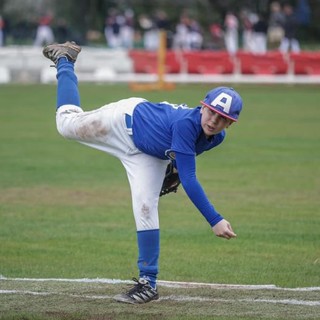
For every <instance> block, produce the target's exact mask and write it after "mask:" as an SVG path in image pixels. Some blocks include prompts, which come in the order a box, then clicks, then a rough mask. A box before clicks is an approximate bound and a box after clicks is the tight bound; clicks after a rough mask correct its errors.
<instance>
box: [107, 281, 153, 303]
mask: <svg viewBox="0 0 320 320" xmlns="http://www.w3.org/2000/svg"><path fill="white" fill-rule="evenodd" d="M132 280H133V281H134V282H136V284H135V285H134V286H133V288H132V289H130V290H129V291H127V292H125V293H121V294H117V295H116V296H114V297H113V299H114V300H116V301H118V302H123V303H130V304H142V303H147V302H150V301H153V300H158V299H159V295H158V291H157V289H153V288H152V287H151V286H150V284H149V282H148V281H147V280H146V279H143V278H140V279H139V280H137V279H136V278H132Z"/></svg>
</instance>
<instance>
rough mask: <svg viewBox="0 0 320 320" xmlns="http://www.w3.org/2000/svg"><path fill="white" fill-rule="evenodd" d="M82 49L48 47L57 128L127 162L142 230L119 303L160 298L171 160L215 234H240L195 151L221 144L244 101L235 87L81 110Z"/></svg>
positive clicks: (69, 44) (68, 44) (67, 45)
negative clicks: (210, 192)
mask: <svg viewBox="0 0 320 320" xmlns="http://www.w3.org/2000/svg"><path fill="white" fill-rule="evenodd" d="M80 51H81V47H80V46H78V45H77V44H76V43H74V42H66V43H64V44H52V45H49V46H46V47H45V48H44V49H43V54H44V56H45V57H46V58H48V59H50V60H51V61H53V62H54V63H55V66H56V68H57V80H58V82H57V111H56V124H57V129H58V132H59V133H60V134H61V135H62V136H63V137H65V138H68V139H72V140H76V141H78V142H80V143H83V144H85V145H87V146H90V147H93V148H95V149H99V150H101V151H104V152H106V153H108V154H110V155H113V156H115V157H117V158H118V159H120V161H121V162H122V164H123V166H124V168H125V170H126V173H127V176H128V180H129V184H130V188H131V196H132V207H133V213H134V218H135V223H136V230H137V242H138V251H139V256H138V261H137V265H138V269H139V279H135V278H134V279H133V280H134V281H135V284H134V286H133V287H132V288H131V289H130V290H129V291H127V292H125V293H122V294H119V295H116V296H115V297H114V299H115V300H117V301H119V302H125V303H132V304H139V303H147V302H149V301H152V300H157V299H158V298H159V295H158V291H157V286H156V281H157V274H158V259H159V245H160V234H159V218H158V202H159V194H160V191H161V189H162V185H163V181H164V177H165V174H166V169H167V166H168V164H169V163H170V162H171V163H173V164H174V166H175V168H176V170H177V171H178V174H179V178H180V180H181V184H182V186H183V188H184V190H185V192H186V193H187V195H188V197H189V198H190V200H191V201H192V202H193V204H194V205H195V207H196V208H197V209H198V210H199V211H200V213H201V214H202V215H203V217H204V218H205V219H206V220H207V222H208V223H209V225H210V226H211V228H212V231H213V232H214V234H215V235H216V236H218V237H222V238H226V239H231V238H234V237H236V234H235V233H234V231H233V230H232V227H231V225H230V223H229V222H228V221H227V220H225V219H224V218H223V217H222V216H221V215H220V214H219V213H218V212H217V211H216V209H215V208H214V206H213V205H212V204H211V203H210V201H209V200H208V198H207V196H206V194H205V192H204V190H203V188H202V187H201V185H200V183H199V181H198V180H197V177H196V162H195V159H196V156H197V155H199V154H201V153H203V152H204V151H208V150H211V149H212V148H214V147H216V146H218V145H219V144H220V143H222V141H223V140H224V138H225V134H226V133H225V129H226V128H228V127H229V126H230V125H231V124H232V123H233V122H235V121H237V120H238V117H239V113H240V111H241V109H242V99H241V97H240V95H239V94H238V93H237V92H236V91H235V90H234V89H232V88H228V87H218V88H215V89H213V90H211V91H209V92H208V93H207V95H206V96H205V98H204V99H203V100H202V101H201V105H200V106H197V107H195V108H189V107H187V106H186V105H177V104H171V103H168V102H160V103H154V102H150V101H147V100H145V99H143V98H128V99H123V100H120V101H117V102H112V103H109V104H106V105H104V106H102V107H101V108H99V109H96V110H93V111H89V112H85V111H83V109H82V108H81V107H80V97H79V91H78V84H77V77H76V75H75V73H74V63H75V62H76V60H77V56H78V54H79V53H80Z"/></svg>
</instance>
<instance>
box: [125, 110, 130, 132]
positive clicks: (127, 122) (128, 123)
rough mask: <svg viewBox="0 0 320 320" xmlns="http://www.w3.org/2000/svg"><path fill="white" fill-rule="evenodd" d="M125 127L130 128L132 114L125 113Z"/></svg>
mask: <svg viewBox="0 0 320 320" xmlns="http://www.w3.org/2000/svg"><path fill="white" fill-rule="evenodd" d="M125 121H126V127H127V128H128V129H132V116H131V115H130V114H127V113H126V114H125Z"/></svg>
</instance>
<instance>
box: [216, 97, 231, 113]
mask: <svg viewBox="0 0 320 320" xmlns="http://www.w3.org/2000/svg"><path fill="white" fill-rule="evenodd" d="M231 103H232V97H231V96H230V95H228V94H226V93H224V92H222V93H220V94H219V95H218V96H217V97H216V98H215V99H214V100H213V101H212V102H211V105H212V106H213V107H216V106H220V107H221V108H222V109H223V111H224V112H225V113H229V111H230V108H231Z"/></svg>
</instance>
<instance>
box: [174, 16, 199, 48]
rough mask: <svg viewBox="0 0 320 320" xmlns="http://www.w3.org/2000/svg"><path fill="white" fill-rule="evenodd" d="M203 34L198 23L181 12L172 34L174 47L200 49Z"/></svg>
mask: <svg viewBox="0 0 320 320" xmlns="http://www.w3.org/2000/svg"><path fill="white" fill-rule="evenodd" d="M202 43H203V36H202V32H201V27H200V25H199V23H198V22H197V21H196V20H194V19H192V18H190V16H189V15H188V14H187V13H183V14H182V15H181V17H180V21H179V23H178V24H177V25H176V33H175V35H174V44H173V45H174V48H179V49H182V50H200V49H201V48H202Z"/></svg>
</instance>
